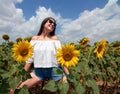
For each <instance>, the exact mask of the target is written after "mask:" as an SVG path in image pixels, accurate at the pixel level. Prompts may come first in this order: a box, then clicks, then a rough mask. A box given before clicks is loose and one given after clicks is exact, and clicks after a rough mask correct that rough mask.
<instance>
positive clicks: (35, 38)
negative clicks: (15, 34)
mask: <svg viewBox="0 0 120 94" xmlns="http://www.w3.org/2000/svg"><path fill="white" fill-rule="evenodd" d="M40 39H41V37H40V36H33V37H32V40H40Z"/></svg>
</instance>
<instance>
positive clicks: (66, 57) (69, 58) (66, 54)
mask: <svg viewBox="0 0 120 94" xmlns="http://www.w3.org/2000/svg"><path fill="white" fill-rule="evenodd" d="M79 55H80V51H79V50H76V49H75V45H74V44H66V45H62V48H61V49H60V48H59V49H57V53H56V58H57V61H58V63H59V64H60V65H62V66H66V67H72V66H75V65H76V64H77V63H78V60H79Z"/></svg>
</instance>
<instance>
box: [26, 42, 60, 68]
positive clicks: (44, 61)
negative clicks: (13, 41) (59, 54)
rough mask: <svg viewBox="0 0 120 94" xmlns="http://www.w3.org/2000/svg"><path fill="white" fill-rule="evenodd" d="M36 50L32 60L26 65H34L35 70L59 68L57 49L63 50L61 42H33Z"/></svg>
mask: <svg viewBox="0 0 120 94" xmlns="http://www.w3.org/2000/svg"><path fill="white" fill-rule="evenodd" d="M30 43H31V45H32V46H33V49H34V54H33V56H32V58H30V59H28V60H27V61H26V63H34V67H35V68H50V67H58V66H59V65H58V63H57V60H56V57H55V54H56V49H58V48H61V43H60V41H59V40H31V41H30Z"/></svg>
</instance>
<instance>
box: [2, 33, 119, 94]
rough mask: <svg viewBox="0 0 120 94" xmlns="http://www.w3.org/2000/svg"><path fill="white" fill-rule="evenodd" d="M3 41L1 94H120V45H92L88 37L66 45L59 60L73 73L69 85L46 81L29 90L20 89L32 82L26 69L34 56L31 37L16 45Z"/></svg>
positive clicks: (113, 43) (17, 40)
mask: <svg viewBox="0 0 120 94" xmlns="http://www.w3.org/2000/svg"><path fill="white" fill-rule="evenodd" d="M2 38H3V40H2V43H1V44H0V94H120V41H114V42H112V43H109V42H108V41H107V40H105V39H101V41H98V42H95V43H94V45H90V39H89V38H86V37H84V38H82V39H80V40H78V42H77V43H66V44H62V47H61V48H59V49H57V53H56V55H55V56H56V58H57V61H58V63H59V64H60V65H61V66H66V67H67V68H68V69H69V71H70V74H69V75H67V82H66V83H63V82H55V81H53V80H46V81H43V82H42V83H39V84H38V85H36V86H35V87H33V88H31V89H30V90H28V89H27V87H26V86H24V87H23V88H22V89H16V86H17V85H18V83H20V82H21V81H25V80H26V79H28V78H30V74H29V72H26V71H25V70H24V69H23V68H24V64H25V61H26V60H27V59H28V58H30V57H31V56H32V53H33V49H32V47H31V45H30V43H29V42H30V40H31V37H28V38H25V39H22V38H17V39H16V41H15V42H12V41H10V38H9V36H8V35H6V34H5V35H3V36H2ZM46 59H47V58H46ZM31 71H32V68H31ZM55 72H57V73H58V74H62V72H63V71H59V70H55ZM48 92H49V93H48Z"/></svg>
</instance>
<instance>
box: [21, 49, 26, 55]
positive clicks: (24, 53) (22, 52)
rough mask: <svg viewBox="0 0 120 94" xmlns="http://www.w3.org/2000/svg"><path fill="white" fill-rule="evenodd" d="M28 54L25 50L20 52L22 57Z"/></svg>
mask: <svg viewBox="0 0 120 94" xmlns="http://www.w3.org/2000/svg"><path fill="white" fill-rule="evenodd" d="M27 54H28V49H23V50H22V51H21V52H20V55H21V56H26V55H27Z"/></svg>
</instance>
